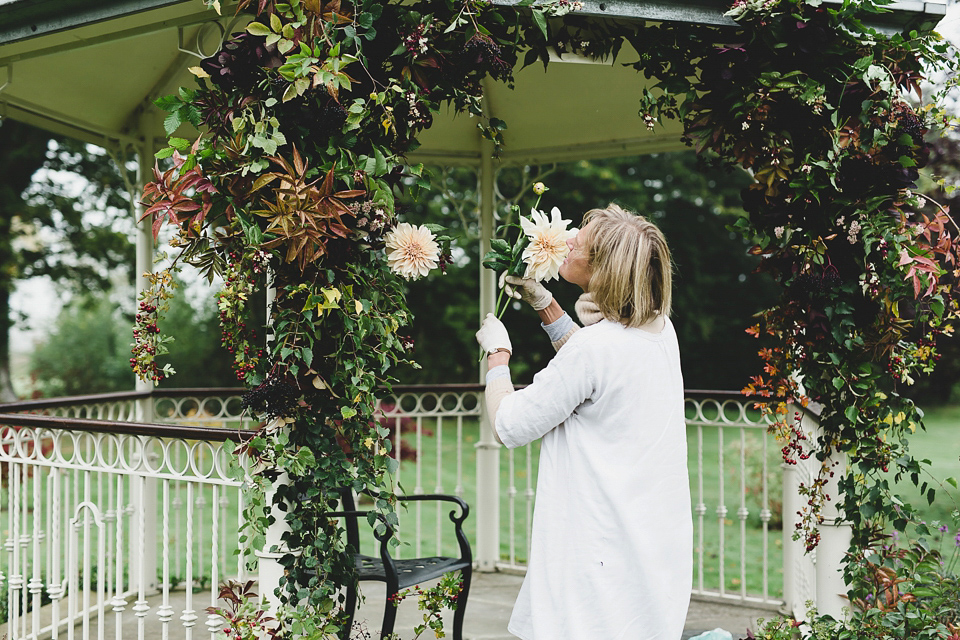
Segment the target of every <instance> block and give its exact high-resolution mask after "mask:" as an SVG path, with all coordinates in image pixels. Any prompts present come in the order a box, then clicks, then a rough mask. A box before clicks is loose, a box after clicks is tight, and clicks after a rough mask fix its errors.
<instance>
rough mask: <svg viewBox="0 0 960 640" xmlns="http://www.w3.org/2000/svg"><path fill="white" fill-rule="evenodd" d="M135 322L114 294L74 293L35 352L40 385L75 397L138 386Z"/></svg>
mask: <svg viewBox="0 0 960 640" xmlns="http://www.w3.org/2000/svg"><path fill="white" fill-rule="evenodd" d="M130 324H131V322H130V319H129V318H128V317H126V316H125V314H123V313H122V311H121V309H120V308H119V307H118V305H117V304H116V303H115V302H114V301H113V300H111V299H110V298H109V297H108V296H104V295H100V296H94V295H85V296H78V297H76V298H74V299H73V300H72V301H71V302H70V303H69V304H67V306H65V307H64V308H63V310H62V311H61V312H60V315H59V316H58V317H57V320H56V323H55V324H54V327H53V330H52V331H51V332H50V334H49V335H48V336H47V338H46V340H45V341H44V342H43V343H41V344H40V345H39V346H38V347H37V348H36V349H35V350H34V352H33V353H32V354H31V356H30V372H31V377H32V378H33V380H34V384H35V385H36V387H37V390H38V391H39V392H40V393H42V394H43V395H44V396H65V395H66V396H70V395H81V394H88V393H106V392H110V391H127V390H129V389H132V388H133V382H134V379H133V372H132V371H130V366H129V364H128V363H127V359H128V357H129V353H130Z"/></svg>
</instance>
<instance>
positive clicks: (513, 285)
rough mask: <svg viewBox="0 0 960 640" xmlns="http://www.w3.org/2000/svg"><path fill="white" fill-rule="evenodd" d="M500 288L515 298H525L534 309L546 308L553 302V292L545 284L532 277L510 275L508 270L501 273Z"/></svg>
mask: <svg viewBox="0 0 960 640" xmlns="http://www.w3.org/2000/svg"><path fill="white" fill-rule="evenodd" d="M500 288H501V289H503V292H504V293H505V294H507V295H508V296H510V297H511V298H514V299H515V300H523V301H524V302H526V303H527V304H529V305H530V306H531V307H533V310H534V311H540V310H541V309H546V308H547V307H548V306H550V303H551V302H553V294H552V293H550V292H549V291H548V290H547V288H546V287H545V286H543V285H542V284H540V283H539V282H537V281H536V280H533V279H531V278H521V277H520V276H508V275H507V274H506V272H504V273H502V274H500Z"/></svg>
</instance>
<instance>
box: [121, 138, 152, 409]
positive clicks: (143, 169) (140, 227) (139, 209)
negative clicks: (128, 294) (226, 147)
mask: <svg viewBox="0 0 960 640" xmlns="http://www.w3.org/2000/svg"><path fill="white" fill-rule="evenodd" d="M145 130H146V131H149V129H145ZM154 144H155V143H154V139H153V136H152V135H150V134H149V133H147V134H145V135H144V137H143V144H142V145H141V146H140V147H139V148H138V149H137V182H136V184H135V185H133V193H131V194H130V214H131V215H132V216H134V221H135V222H136V221H137V220H139V219H140V216H142V215H143V212H144V208H143V206H142V205H141V204H140V196H141V194H142V193H143V187H144V185H145V184H146V183H147V180H148V179H149V176H150V175H151V169H152V168H153V162H154V158H153V150H154ZM118 159H119V161H120V162H123V159H124V154H122V153H121V154H119V155H118ZM118 169H119V170H120V171H126V168H125V167H118ZM153 249H154V247H153V225H152V224H151V221H150V220H144V221H143V222H137V247H136V258H137V259H136V269H137V271H136V287H137V290H136V292H135V293H136V296H137V299H139V297H140V292H141V291H144V290H145V289H146V288H147V287H148V286H149V283H148V282H147V279H146V277H144V274H145V273H146V272H148V271H153ZM137 304H139V302H138V303H137ZM136 389H137V391H151V390H153V382H151V381H150V380H140V379H139V378H137V386H136ZM137 420H138V421H139V422H149V421H152V420H153V405H152V403H151V402H149V401H146V402H139V403H138V405H137Z"/></svg>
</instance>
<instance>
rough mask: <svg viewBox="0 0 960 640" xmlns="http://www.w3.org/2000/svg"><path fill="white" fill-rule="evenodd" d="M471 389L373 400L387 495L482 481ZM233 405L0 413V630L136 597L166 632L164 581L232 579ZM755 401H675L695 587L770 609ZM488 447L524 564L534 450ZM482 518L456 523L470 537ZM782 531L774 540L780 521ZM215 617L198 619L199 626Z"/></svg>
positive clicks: (774, 506)
mask: <svg viewBox="0 0 960 640" xmlns="http://www.w3.org/2000/svg"><path fill="white" fill-rule="evenodd" d="M482 393H483V387H482V386H480V385H440V386H399V385H398V386H395V387H394V389H393V392H392V394H389V395H387V396H385V397H384V398H383V400H382V401H381V413H382V416H381V418H380V419H381V422H383V423H385V424H386V425H387V426H388V427H390V428H391V430H392V435H391V437H392V439H393V448H394V451H395V455H398V456H399V457H401V458H402V459H403V460H404V462H403V463H402V465H401V467H400V471H399V473H398V475H397V478H396V480H397V481H398V482H399V487H400V489H401V490H402V491H405V492H407V493H411V494H422V493H453V494H455V495H458V496H460V497H463V498H464V499H466V500H467V501H468V502H470V503H473V500H474V499H475V498H476V495H477V487H478V482H485V481H487V480H488V479H486V478H478V477H477V475H478V474H477V473H476V471H475V468H476V467H475V458H476V453H475V450H474V447H475V445H476V444H477V442H478V440H479V425H480V421H481V420H482V411H483V402H482ZM241 395H242V391H240V390H236V389H175V390H155V391H154V392H153V393H145V392H131V393H118V394H102V395H96V396H85V397H75V398H63V399H56V400H41V401H28V402H22V403H18V404H15V405H4V406H0V413H6V414H10V413H13V412H16V413H17V415H15V416H13V415H2V416H0V425H3V426H2V431H0V436H2V439H0V445H2V451H0V469H2V473H3V477H4V478H5V480H6V487H5V491H4V494H3V495H4V499H5V500H6V502H7V505H9V509H8V519H9V522H8V527H7V528H8V532H9V533H8V535H7V536H6V538H5V540H4V552H3V553H2V562H0V589H3V588H6V589H7V605H8V611H9V612H10V616H9V617H10V620H9V622H8V625H9V629H10V635H11V637H26V636H27V635H30V636H33V637H38V635H37V634H43V633H44V632H48V633H50V634H51V635H53V636H54V637H56V636H57V634H58V633H62V632H63V631H67V633H68V637H69V635H70V630H71V629H73V628H74V626H75V625H77V624H79V625H80V626H81V627H83V628H84V629H85V630H86V628H87V626H88V625H89V624H91V622H90V616H94V617H100V618H102V617H103V616H104V615H107V613H106V609H110V611H112V612H113V614H114V615H115V616H117V618H116V619H117V624H119V619H120V614H121V612H122V611H123V610H124V609H125V608H126V607H127V602H128V600H129V599H130V598H134V597H135V598H136V602H135V603H134V606H133V611H134V612H135V613H136V615H137V616H138V624H143V623H144V622H145V620H146V618H147V616H148V615H149V614H150V607H149V606H148V605H147V604H146V600H145V594H147V593H149V592H150V591H151V590H153V591H157V590H159V592H161V593H162V594H163V602H164V604H162V605H160V606H159V607H158V608H157V609H156V611H155V612H154V614H155V615H157V616H158V617H159V619H160V621H161V623H162V624H163V625H165V628H166V626H169V625H173V624H175V622H174V620H173V618H174V615H175V614H176V613H177V612H175V611H174V610H173V608H172V605H170V604H169V602H170V600H169V594H170V592H171V591H172V589H173V587H174V583H175V582H178V581H179V582H180V583H181V584H185V585H188V586H189V588H187V589H186V592H187V593H188V594H192V592H193V591H194V590H195V589H197V588H200V587H202V588H203V590H204V593H207V591H209V594H208V595H209V597H210V599H211V603H212V602H213V598H215V595H216V593H215V592H216V586H217V583H218V581H220V580H222V579H224V578H226V577H238V576H240V575H242V574H243V571H244V568H243V566H242V564H241V562H240V561H239V559H238V560H236V561H233V560H232V559H230V554H232V553H233V552H234V550H235V549H236V548H237V546H238V543H237V536H236V534H235V533H234V529H233V527H234V526H238V525H239V524H240V520H239V518H241V517H242V515H241V514H242V503H241V500H242V498H241V495H240V491H239V487H240V482H239V481H237V480H235V479H232V478H231V477H230V476H229V474H227V473H226V465H227V458H228V457H229V456H228V450H227V448H225V447H224V446H223V442H224V441H225V440H227V439H228V438H230V437H233V439H234V440H236V439H238V438H239V437H241V436H242V434H243V432H244V431H247V430H249V429H250V428H252V427H255V426H256V424H255V422H254V421H252V420H251V419H250V418H249V417H248V416H245V415H244V414H243V411H242V408H241V402H240V399H241ZM752 405H753V401H752V400H750V399H747V398H744V397H742V396H740V395H739V394H735V393H729V392H687V397H686V412H687V429H688V431H687V433H688V447H689V461H690V477H691V495H692V500H693V504H692V505H691V509H692V512H693V518H694V536H695V539H694V542H695V552H694V594H695V596H697V597H700V598H708V599H711V598H712V599H720V600H723V601H726V602H740V603H744V604H749V605H752V606H756V605H760V606H769V607H771V608H777V607H781V606H783V604H784V602H783V595H782V594H783V590H782V588H783V585H784V581H785V580H788V579H789V574H790V573H791V568H790V567H786V566H785V565H784V562H783V560H781V557H782V555H781V554H782V552H783V547H784V545H785V544H786V540H787V539H786V538H784V537H783V535H784V534H782V533H781V532H779V531H776V529H775V525H776V524H777V523H779V522H782V521H783V520H784V517H783V515H784V514H781V513H780V510H781V509H780V507H779V504H778V500H777V498H778V497H779V496H780V492H781V489H780V488H779V487H778V486H776V485H777V484H778V483H779V481H780V474H781V469H780V465H779V464H778V463H777V460H778V457H777V455H776V454H778V453H779V447H778V446H776V445H774V446H772V447H769V446H768V440H769V439H770V436H768V435H767V434H766V427H767V424H766V422H765V420H764V419H763V418H762V417H761V416H760V415H759V412H757V411H756V410H754V409H753V408H752ZM144 419H150V420H152V421H157V422H163V423H167V424H142V423H140V422H142V421H143V420H144ZM225 427H228V428H225ZM502 453H503V455H501V457H500V468H501V480H502V482H500V486H501V487H502V490H501V495H500V505H499V514H498V516H499V517H498V518H494V519H493V521H496V520H499V522H500V529H499V531H498V532H496V533H497V535H498V537H499V540H500V560H499V562H498V563H496V566H497V567H498V568H500V569H504V570H516V571H523V570H524V569H525V562H526V557H527V552H528V549H529V544H530V531H531V525H532V515H533V506H534V502H535V499H536V473H537V463H538V459H539V444H538V443H534V444H531V445H529V446H527V447H522V448H519V449H516V450H510V451H505V452H502ZM31 496H32V497H31ZM37 505H41V506H42V508H39V509H38V508H37ZM141 505H143V507H142V508H141ZM441 509H442V507H439V506H438V507H437V510H436V511H434V509H433V508H432V507H429V506H424V505H422V504H420V503H417V504H416V505H415V506H413V507H411V510H410V512H409V513H401V514H400V515H401V529H400V530H401V539H402V540H403V541H404V542H405V544H404V545H402V546H401V547H400V548H399V549H398V555H400V556H403V555H404V554H407V555H414V556H422V555H430V554H438V555H439V554H442V553H444V552H445V549H447V548H448V546H449V545H453V544H454V543H455V541H453V539H452V534H450V533H449V532H448V531H446V530H445V528H444V527H443V526H442V525H443V523H444V517H443V514H442V513H441V512H440V510H441ZM731 515H733V516H735V519H734V518H731V517H729V516H731ZM483 520H484V519H483V518H482V517H480V515H479V514H478V516H477V517H476V518H471V519H470V521H468V524H469V525H470V526H469V527H468V528H467V531H468V535H470V536H471V539H473V540H476V535H477V529H476V527H477V526H478V522H481V521H483ZM487 520H488V521H489V520H490V519H487ZM234 523H236V524H234ZM783 527H784V530H786V531H787V534H789V523H784V525H783ZM471 528H472V530H471ZM444 536H447V538H449V539H445V538H444ZM158 541H159V542H160V543H161V544H158ZM71 545H73V546H71ZM94 549H95V550H96V551H94ZM151 550H156V551H155V552H153V551H151ZM41 559H42V561H41ZM71 580H72V581H73V582H71ZM101 596H102V598H103V599H101ZM198 597H201V596H198ZM202 597H203V599H204V600H206V599H207V595H204V596H202ZM71 598H73V600H71ZM64 599H66V602H65V601H64ZM48 600H49V604H47V601H48ZM94 600H95V601H96V602H97V603H100V604H92V603H93V602H94ZM195 607H196V603H195V602H194V601H193V599H192V596H191V595H188V596H187V598H186V600H185V601H184V602H183V603H182V606H181V609H180V610H179V613H178V616H177V617H178V619H179V622H180V624H181V625H182V626H183V628H184V629H185V631H186V632H187V633H188V636H189V633H190V632H191V629H192V628H193V627H194V626H195V625H196V622H197V620H198V619H199V616H198V615H197V613H196V608H195ZM40 611H42V612H44V613H43V614H42V615H40V614H39V613H38V612H40ZM42 616H47V618H46V619H44V618H43V617H42ZM71 621H72V622H71ZM218 624H219V621H218V620H217V619H216V618H215V617H208V618H207V620H206V623H205V626H206V627H207V629H208V630H210V631H213V630H215V629H216V628H217V625H218ZM98 628H99V629H103V628H104V627H103V625H99V627H98ZM85 637H88V636H85Z"/></svg>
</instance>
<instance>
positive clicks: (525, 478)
mask: <svg viewBox="0 0 960 640" xmlns="http://www.w3.org/2000/svg"><path fill="white" fill-rule="evenodd" d="M925 424H926V427H927V429H926V431H925V432H919V433H917V434H916V435H915V436H913V437H912V438H911V440H910V448H911V451H912V453H913V454H914V455H915V456H916V457H917V458H920V459H929V460H930V461H931V465H930V467H929V475H928V476H925V477H924V478H923V479H925V480H927V481H929V482H931V483H933V484H934V486H935V487H936V489H937V499H936V500H935V501H934V503H933V504H927V501H926V500H925V499H922V498H921V497H920V496H919V492H918V490H917V489H916V488H915V487H914V486H913V485H912V483H910V481H909V480H903V481H901V482H900V483H899V485H898V486H897V489H898V492H899V493H900V494H901V495H902V496H903V497H904V498H905V499H906V500H907V501H908V502H911V503H912V504H914V505H915V506H917V507H918V509H919V510H920V513H921V514H922V517H923V518H924V519H925V520H926V521H927V522H933V521H940V522H943V523H948V524H951V523H952V519H951V514H952V513H953V511H954V510H956V509H958V496H960V491H958V490H956V489H954V488H953V487H951V486H949V485H948V484H945V483H944V482H943V481H944V479H945V478H947V477H953V478H960V438H958V437H957V432H958V428H960V406H948V407H939V408H934V409H931V410H929V411H928V412H927V416H926V419H925ZM441 431H442V433H441V436H442V437H441V438H440V439H439V440H438V438H437V437H435V436H431V435H429V432H433V433H434V434H436V433H438V432H441ZM461 437H462V441H463V448H462V467H461V469H460V471H459V473H458V469H457V422H456V420H450V419H448V420H445V421H444V422H443V425H442V428H439V427H438V426H437V424H436V423H435V421H430V420H426V419H425V420H424V421H423V437H422V439H421V441H420V457H421V460H422V461H423V465H422V467H421V470H420V473H421V476H420V478H419V482H418V478H417V475H416V466H415V464H414V463H413V462H410V461H405V462H404V463H403V464H402V465H401V471H400V482H401V484H402V487H403V489H404V490H405V491H406V492H407V493H413V492H414V491H415V490H416V489H418V488H419V489H421V490H422V491H423V492H424V493H434V492H442V493H454V492H455V491H456V489H457V486H458V484H460V485H462V490H463V491H462V495H463V497H464V499H465V500H466V501H467V502H468V504H470V505H471V506H472V505H475V504H476V485H477V479H476V473H477V472H476V449H475V445H476V444H477V441H478V438H479V427H478V424H477V422H476V420H473V419H464V420H463V423H462V432H461ZM702 437H703V440H702V449H700V452H701V453H700V455H701V456H702V459H703V478H702V483H703V498H702V500H703V504H704V505H705V507H706V512H705V514H704V516H703V520H702V534H703V549H702V555H703V569H702V574H701V571H700V569H699V559H700V547H699V546H698V545H699V540H700V531H701V521H700V519H699V518H698V517H697V516H696V514H695V515H694V527H695V529H694V543H695V545H696V548H695V553H694V567H695V573H694V586H695V587H699V586H700V584H701V579H702V585H703V587H704V588H706V589H714V590H715V589H718V588H719V587H720V568H721V554H720V546H721V543H720V538H721V532H722V537H723V549H724V553H723V570H724V571H723V573H724V576H723V584H724V589H725V590H726V591H728V592H733V593H738V592H740V590H741V587H742V586H743V585H744V584H745V585H746V592H747V593H748V594H754V595H755V594H760V593H762V590H763V580H764V572H763V566H762V560H761V559H762V555H761V554H762V549H763V543H764V536H763V530H762V525H761V522H760V518H759V512H760V508H761V498H762V496H761V491H760V489H761V476H760V468H761V465H760V461H761V460H762V459H763V455H764V454H763V449H762V432H760V431H757V430H747V431H746V432H745V437H744V452H745V454H744V457H745V465H744V467H745V476H744V478H743V480H744V484H745V486H746V488H747V496H746V500H745V504H744V506H745V507H746V509H747V512H748V516H747V518H746V520H745V526H744V530H743V535H741V528H740V519H739V517H738V514H737V511H738V509H739V508H740V497H739V495H740V494H739V490H740V482H741V477H740V432H739V429H736V428H725V429H724V443H723V449H722V450H723V456H724V464H723V469H724V471H723V472H722V474H721V467H720V464H719V455H720V451H721V448H720V443H719V439H718V436H717V429H716V428H712V427H704V428H703V430H702ZM687 439H688V446H689V458H688V460H689V468H690V474H691V487H690V488H691V497H692V503H693V504H692V505H691V508H693V507H694V506H695V505H696V504H697V502H698V501H699V497H698V496H699V481H700V478H698V476H697V456H698V432H697V429H696V428H695V427H688V429H687ZM404 442H405V443H406V445H407V446H415V445H416V443H417V438H416V435H415V434H406V435H405V436H404ZM438 442H439V447H438ZM438 453H439V454H440V458H439V459H438ZM511 455H512V456H513V462H514V465H513V471H512V473H511V470H510V465H509V460H510V456H511ZM766 457H767V466H768V473H767V482H768V487H767V495H768V498H769V503H770V509H771V510H772V511H774V518H773V519H772V520H771V526H770V531H769V535H768V537H767V564H768V571H767V575H766V578H767V588H768V593H769V595H770V596H771V597H779V596H780V595H781V594H782V572H783V568H782V564H783V562H782V551H783V549H782V545H783V540H782V532H781V531H780V529H779V526H778V524H777V522H778V521H777V517H776V515H777V513H778V511H779V499H780V492H781V487H780V455H779V450H778V448H777V447H776V446H775V445H774V444H773V443H772V442H770V443H769V444H768V450H767V452H766ZM538 461H539V443H534V445H532V446H531V447H530V449H529V461H528V457H527V450H526V449H520V450H517V451H515V452H513V453H512V454H511V452H509V451H507V450H505V449H501V450H500V494H501V500H500V505H501V510H500V555H501V559H502V560H503V561H506V562H511V561H515V562H517V563H523V562H525V560H526V555H527V550H526V544H527V536H526V531H527V530H528V527H529V526H530V522H529V519H528V518H529V516H530V515H532V500H531V501H530V502H529V503H528V501H527V495H528V484H529V490H530V492H531V493H530V495H534V494H533V493H532V492H533V491H534V490H535V489H536V473H537V464H538ZM438 462H439V464H438ZM71 475H72V474H71ZM511 478H512V479H513V482H512V483H511ZM721 479H722V480H723V485H724V486H723V489H724V503H725V506H726V508H727V513H726V514H725V516H724V517H723V518H722V520H721V517H720V516H719V515H718V513H717V507H718V506H719V505H720V481H721ZM511 487H513V489H514V491H512V490H511ZM101 490H102V489H101ZM174 490H175V489H174V488H173V487H171V491H174ZM97 492H98V491H97V489H96V488H95V489H94V491H93V493H94V494H96V493H97ZM3 493H4V494H6V492H3ZM231 494H232V492H231ZM200 495H202V496H203V497H204V500H205V502H206V506H205V507H204V510H205V520H206V523H207V525H208V526H209V523H210V519H211V515H212V514H211V507H212V503H213V500H212V495H211V491H210V489H209V487H207V488H206V489H205V490H204V491H202V492H199V493H198V494H196V495H194V498H195V499H196V498H197V497H199V496H200ZM232 495H235V494H232ZM232 495H231V501H230V504H229V505H228V506H227V507H226V511H227V513H226V520H225V521H221V526H224V527H226V528H227V536H226V538H227V540H226V545H227V549H226V550H223V549H221V553H223V552H224V551H226V553H225V554H224V557H225V565H226V571H227V573H228V574H229V573H231V572H232V570H231V567H233V568H234V570H235V567H236V557H235V556H234V555H233V554H232V551H233V549H234V548H235V547H236V542H235V541H236V536H235V535H233V534H232V527H236V523H237V517H238V505H237V504H236V502H235V498H233V497H232ZM511 496H512V504H511ZM4 497H6V496H5V495H4ZM185 498H186V495H185V491H184V493H183V494H182V495H181V500H183V501H184V502H185ZM180 508H181V513H180V523H179V528H178V527H177V526H176V523H175V521H174V518H173V514H171V522H170V529H171V540H169V541H168V543H169V544H170V545H171V547H176V546H179V547H180V554H179V555H180V562H179V565H180V566H179V567H175V566H172V567H171V573H172V574H173V575H175V576H178V577H179V576H182V574H183V572H184V568H183V564H184V558H183V554H184V551H185V549H184V547H186V546H187V544H188V541H187V536H186V508H187V506H186V504H184V505H183V506H181V507H180ZM195 508H196V505H195ZM450 510H451V507H450V505H448V504H443V505H436V504H432V503H428V504H423V503H419V506H412V507H411V508H409V509H408V510H406V511H402V512H401V514H400V518H401V534H400V537H401V541H402V543H403V544H402V546H401V547H400V549H399V555H400V556H401V557H412V556H414V555H433V554H437V553H441V554H448V555H449V554H454V553H456V541H455V539H454V537H453V527H452V525H451V524H450V522H449V521H448V520H447V513H448V512H449V511H450ZM6 516H7V514H6V513H5V514H4V518H5V517H6ZM511 518H513V527H514V531H515V532H516V535H514V536H511ZM418 519H419V523H420V527H419V531H420V532H421V533H420V535H419V536H418V535H417V534H416V532H417V531H418V527H417V526H416V525H417V521H418ZM128 522H129V521H128ZM438 522H439V523H440V525H441V526H440V528H439V534H438V526H437V525H438ZM476 525H477V519H476V512H475V511H474V512H473V513H472V514H471V516H470V517H469V518H468V519H467V521H466V531H467V535H468V537H469V538H470V540H471V542H472V543H473V544H474V545H476V540H477V537H476ZM127 526H129V525H127ZM161 526H162V515H161V514H160V513H158V520H157V527H158V529H160V527H161ZM195 526H197V527H199V526H201V525H200V523H199V522H197V523H196V525H195ZM157 533H158V535H157V538H158V546H161V548H162V544H163V541H162V540H161V538H162V535H160V531H159V530H158V531H157ZM954 534H955V531H953V530H951V533H949V534H948V535H949V536H950V537H951V538H952V536H953V535H954ZM127 535H129V533H127ZM197 538H198V536H196V535H194V539H193V540H190V541H189V542H190V543H192V545H193V546H194V547H195V546H196V545H197V542H198V539H197ZM511 540H513V541H514V543H513V544H514V545H515V546H513V547H511ZM935 541H936V540H935ZM741 545H742V546H743V549H745V551H746V554H745V555H746V564H745V566H742V565H741V561H740V554H741ZM171 551H172V549H171ZM364 551H365V552H367V553H371V552H373V551H374V548H373V546H372V543H371V544H370V545H368V546H367V547H365V548H364ZM209 552H210V539H209V532H208V531H205V532H204V556H205V558H206V559H207V563H208V562H209V557H210V555H209ZM195 553H196V552H195ZM171 555H173V554H171ZM159 558H160V556H159V555H158V559H159ZM207 563H204V564H207ZM208 573H209V566H204V567H201V566H195V579H196V578H197V577H199V576H204V574H208ZM701 576H702V577H701Z"/></svg>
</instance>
